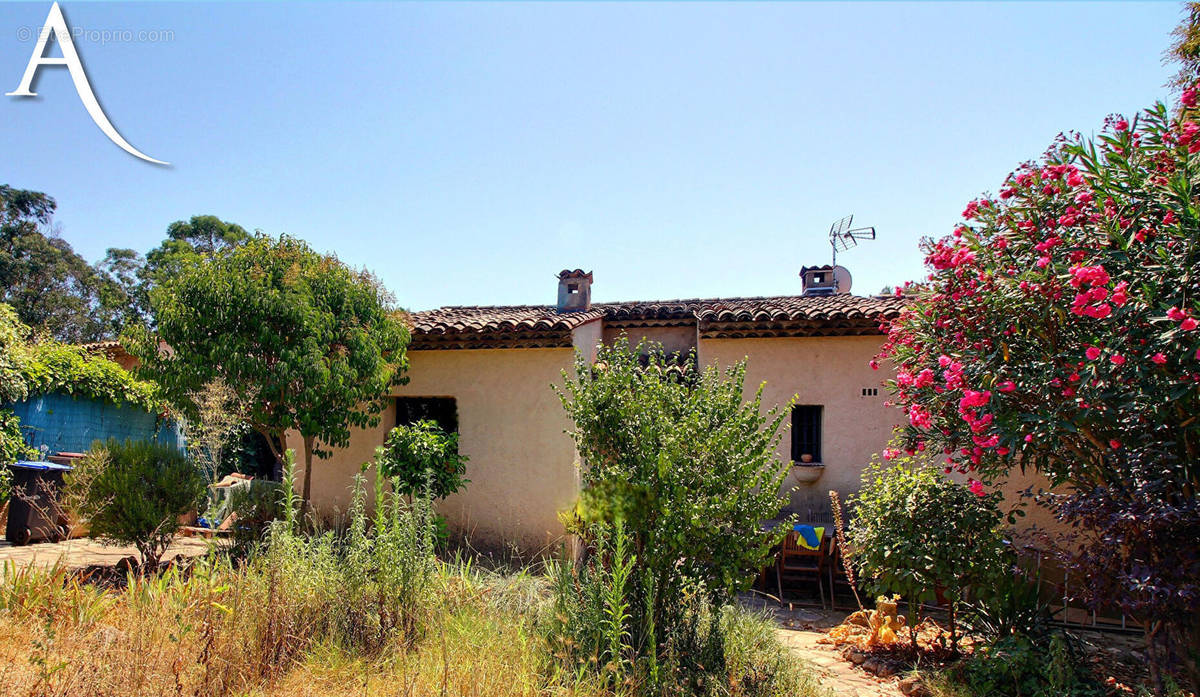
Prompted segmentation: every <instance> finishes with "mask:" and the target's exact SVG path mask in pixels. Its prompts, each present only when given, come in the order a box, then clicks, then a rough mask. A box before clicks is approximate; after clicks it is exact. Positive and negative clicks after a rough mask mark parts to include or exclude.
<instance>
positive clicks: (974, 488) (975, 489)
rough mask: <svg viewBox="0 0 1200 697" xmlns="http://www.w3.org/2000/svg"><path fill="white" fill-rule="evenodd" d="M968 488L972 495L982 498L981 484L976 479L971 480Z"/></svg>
mask: <svg viewBox="0 0 1200 697" xmlns="http://www.w3.org/2000/svg"><path fill="white" fill-rule="evenodd" d="M970 488H971V493H972V494H975V495H976V496H979V497H981V498H982V497H983V496H984V492H983V482H981V481H979V480H978V479H972V480H971V484H970Z"/></svg>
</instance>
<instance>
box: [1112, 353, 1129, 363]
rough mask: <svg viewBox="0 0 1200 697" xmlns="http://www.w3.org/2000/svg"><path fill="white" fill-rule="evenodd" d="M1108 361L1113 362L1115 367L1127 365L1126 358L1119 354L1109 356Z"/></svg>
mask: <svg viewBox="0 0 1200 697" xmlns="http://www.w3.org/2000/svg"><path fill="white" fill-rule="evenodd" d="M1108 360H1110V361H1112V363H1113V365H1125V357H1124V356H1122V355H1121V354H1119V353H1114V354H1113V355H1111V356H1109V357H1108Z"/></svg>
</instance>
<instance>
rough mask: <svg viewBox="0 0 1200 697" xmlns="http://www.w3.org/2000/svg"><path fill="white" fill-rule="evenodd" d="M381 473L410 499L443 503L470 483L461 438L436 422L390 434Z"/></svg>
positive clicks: (420, 423) (407, 426)
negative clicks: (425, 496) (424, 499)
mask: <svg viewBox="0 0 1200 697" xmlns="http://www.w3.org/2000/svg"><path fill="white" fill-rule="evenodd" d="M377 461H378V464H379V471H380V473H381V474H383V476H385V477H388V478H389V479H390V480H391V481H392V483H393V484H394V485H395V486H396V490H397V491H398V492H399V493H401V494H405V495H407V496H419V495H428V496H429V497H430V498H432V499H434V500H437V499H444V498H446V497H447V496H449V495H450V494H453V493H454V492H456V491H458V490H459V489H461V488H462V487H463V485H465V484H467V482H468V481H469V480H467V479H465V478H464V477H463V475H464V474H466V471H467V458H466V457H465V456H463V455H459V454H458V434H457V433H446V432H445V431H444V430H442V428H441V426H438V424H437V423H436V422H434V421H428V420H422V421H418V422H417V423H415V424H405V425H400V426H397V427H396V428H393V429H392V430H391V431H390V432H388V435H387V440H386V441H384V444H383V450H382V451H381V452H380V454H379V457H378V458H377Z"/></svg>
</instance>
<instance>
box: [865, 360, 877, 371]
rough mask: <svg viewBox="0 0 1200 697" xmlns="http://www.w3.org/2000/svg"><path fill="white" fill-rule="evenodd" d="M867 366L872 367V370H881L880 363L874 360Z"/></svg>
mask: <svg viewBox="0 0 1200 697" xmlns="http://www.w3.org/2000/svg"><path fill="white" fill-rule="evenodd" d="M867 365H869V366H871V370H879V361H876V360H872V361H871V362H870V363H868V364H867Z"/></svg>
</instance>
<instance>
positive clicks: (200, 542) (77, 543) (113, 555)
mask: <svg viewBox="0 0 1200 697" xmlns="http://www.w3.org/2000/svg"><path fill="white" fill-rule="evenodd" d="M209 544H210V543H209V542H208V541H207V540H204V539H201V538H196V537H177V538H175V542H174V543H172V544H171V546H170V548H169V549H167V553H166V554H164V555H163V559H164V560H165V559H171V558H173V557H175V556H176V555H183V556H185V557H198V556H200V555H202V554H204V553H205V552H207V551H208V549H209ZM136 556H137V551H136V550H134V548H133V547H110V546H107V545H103V544H100V543H99V542H97V541H96V540H93V539H91V538H87V537H81V538H77V539H73V540H66V541H64V542H35V543H33V544H28V545H22V546H19V547H18V546H16V545H14V544H12V543H11V542H8V541H7V540H0V565H3V564H5V563H7V562H10V561H11V562H13V563H14V564H16V565H17V566H18V567H25V566H33V565H39V566H53V565H54V564H56V563H59V564H62V565H64V566H66V567H67V568H70V569H80V568H84V567H88V566H112V565H115V564H116V563H117V562H119V561H120V560H121V559H124V558H125V557H136Z"/></svg>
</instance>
